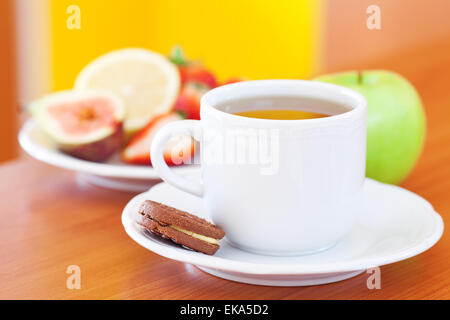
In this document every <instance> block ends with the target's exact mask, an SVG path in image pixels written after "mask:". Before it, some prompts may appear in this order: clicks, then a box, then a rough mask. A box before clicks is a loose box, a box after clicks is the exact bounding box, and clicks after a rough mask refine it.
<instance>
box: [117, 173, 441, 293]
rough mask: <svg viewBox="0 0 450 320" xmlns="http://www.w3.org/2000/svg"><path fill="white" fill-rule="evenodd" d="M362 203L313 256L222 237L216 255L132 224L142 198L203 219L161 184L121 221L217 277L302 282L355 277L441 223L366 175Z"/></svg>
mask: <svg viewBox="0 0 450 320" xmlns="http://www.w3.org/2000/svg"><path fill="white" fill-rule="evenodd" d="M364 198H365V201H364V202H365V204H364V207H363V208H361V213H360V216H359V218H358V221H357V223H356V225H355V227H354V228H353V229H352V231H351V232H350V233H349V234H348V235H347V236H346V237H345V238H343V239H342V240H341V241H340V242H339V243H338V244H337V245H336V246H334V247H333V248H331V249H329V250H326V251H323V252H320V253H317V254H312V255H304V256H295V257H273V256H264V255H257V254H253V253H248V252H245V251H242V250H239V249H237V248H234V247H232V246H230V245H229V244H228V243H227V242H226V240H222V242H221V247H220V249H219V250H218V251H217V253H216V254H215V255H214V256H208V255H205V254H202V253H198V252H194V251H190V250H186V249H183V248H182V247H180V246H178V245H176V244H174V243H172V242H170V241H167V240H164V239H161V238H159V237H157V236H155V235H153V234H152V233H150V232H147V231H144V229H143V228H142V227H140V226H139V225H137V224H136V223H135V222H134V219H135V215H136V214H137V211H138V207H139V205H140V204H141V203H142V202H143V201H144V200H146V199H150V200H154V201H158V202H162V203H164V204H167V205H170V206H173V207H175V208H178V209H180V210H184V211H188V212H191V213H195V214H197V215H198V216H202V217H205V215H204V211H203V207H202V201H201V199H199V198H196V197H194V196H192V195H190V194H187V193H185V192H183V191H180V190H178V189H175V188H174V187H172V186H170V185H168V184H166V183H161V184H158V185H156V186H155V187H153V188H152V189H151V190H150V191H148V192H145V193H142V194H140V195H138V196H136V197H134V198H133V199H132V200H131V201H130V202H129V203H128V204H127V206H126V207H125V209H124V211H123V214H122V223H123V225H124V227H125V231H126V232H127V233H128V235H129V236H130V237H131V238H132V239H133V240H134V241H136V242H137V243H139V244H140V245H141V246H143V247H145V248H147V249H148V250H150V251H153V252H155V253H157V254H159V255H161V256H164V257H166V258H169V259H173V260H177V261H181V262H185V263H191V264H194V265H196V266H198V267H199V268H200V269H202V270H204V271H205V272H208V273H210V274H213V275H215V276H218V277H221V278H225V279H229V280H233V281H238V282H244V283H251V284H258V285H271V286H304V285H317V284H324V283H330V282H335V281H340V280H344V279H347V278H350V277H353V276H355V275H357V274H359V273H361V272H363V271H365V270H366V269H368V268H372V267H376V266H381V265H385V264H389V263H393V262H397V261H401V260H404V259H407V258H410V257H412V256H415V255H418V254H419V253H421V252H424V251H426V250H427V249H429V248H430V247H431V246H433V245H434V244H435V243H436V242H437V241H438V240H439V238H440V237H441V235H442V232H443V230H444V224H443V221H442V219H441V217H440V216H439V214H437V213H436V212H435V211H434V210H433V207H432V206H431V205H430V204H429V203H428V202H427V201H426V200H424V199H423V198H421V197H419V196H418V195H416V194H414V193H412V192H410V191H407V190H405V189H402V188H400V187H396V186H392V185H387V184H382V183H379V182H376V181H374V180H371V179H366V182H365V186H364Z"/></svg>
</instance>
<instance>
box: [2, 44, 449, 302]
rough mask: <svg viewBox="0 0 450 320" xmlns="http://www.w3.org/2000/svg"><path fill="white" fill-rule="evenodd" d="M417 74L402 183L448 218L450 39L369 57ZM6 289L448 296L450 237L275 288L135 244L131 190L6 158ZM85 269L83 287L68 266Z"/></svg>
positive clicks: (23, 292)
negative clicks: (412, 135)
mask: <svg viewBox="0 0 450 320" xmlns="http://www.w3.org/2000/svg"><path fill="white" fill-rule="evenodd" d="M364 67H365V68H375V67H376V68H387V69H392V70H395V71H398V72H400V73H402V74H404V75H405V76H406V77H407V78H409V79H411V81H412V82H413V83H414V85H415V86H416V87H417V88H418V90H419V92H420V94H421V95H422V98H423V101H424V104H425V106H426V111H427V116H428V136H427V142H426V146H425V150H424V153H423V156H422V158H421V159H420V161H419V163H418V165H417V167H416V169H415V170H414V172H413V173H412V174H411V175H410V176H409V177H408V179H407V180H406V181H405V182H404V183H403V184H402V186H403V187H405V188H407V189H409V190H412V191H414V192H416V193H418V194H420V195H421V196H423V197H425V198H426V199H428V200H429V201H430V202H431V203H432V204H433V205H434V207H435V209H436V210H437V211H438V212H439V213H440V214H441V215H442V217H443V218H444V221H445V222H446V224H447V225H449V223H450V43H448V44H442V43H437V44H436V45H434V46H427V47H426V48H422V49H417V50H413V51H409V52H405V53H403V54H398V55H396V56H394V57H391V58H389V59H384V60H383V61H378V62H374V63H367V64H365V65H364ZM0 194H1V204H0V208H1V209H0V298H1V299H4V298H32V299H38V298H39V299H49V298H56V299H82V298H85V299H300V298H312V299H349V298H351V299H381V298H384V299H402V298H406V299H413V298H415V299H416V298H418V299H436V298H443V299H449V298H450V237H449V235H448V232H444V235H443V237H442V239H441V240H440V241H439V242H438V243H437V245H436V246H434V247H433V248H432V249H430V250H429V251H427V252H425V253H423V254H421V255H419V256H417V257H414V258H411V259H408V260H406V261H402V262H398V263H394V264H391V265H387V266H383V267H381V290H369V289H368V288H367V286H366V281H367V278H368V276H369V275H368V274H361V275H359V276H357V277H355V278H353V279H350V280H346V281H342V282H338V283H334V284H328V285H322V286H316V287H299V288H277V287H261V286H253V285H245V284H240V283H235V282H231V281H226V280H222V279H219V278H215V277H213V276H210V275H208V274H205V273H203V272H202V271H200V270H198V269H196V268H195V267H193V266H191V265H185V264H183V263H179V262H175V261H171V260H168V259H165V258H162V257H159V256H157V255H155V254H153V253H151V252H149V251H147V250H146V249H144V248H142V247H140V246H139V245H137V244H136V243H134V242H133V241H132V240H131V239H130V238H128V236H127V235H126V234H125V232H124V230H123V228H122V224H121V221H120V215H121V212H122V208H123V207H124V205H125V204H126V203H127V201H128V200H129V199H130V198H131V197H132V194H126V193H120V192H114V191H110V190H104V189H101V188H97V187H93V186H89V185H85V184H80V183H79V182H78V181H77V179H76V176H75V175H74V174H73V173H71V172H68V171H63V170H60V169H56V168H52V167H49V166H47V165H44V164H41V163H38V162H37V161H34V160H31V159H25V160H20V161H15V162H12V163H9V164H5V165H3V166H1V167H0ZM69 265H78V266H80V268H81V281H82V282H81V286H82V287H81V289H80V290H68V289H67V288H66V279H67V277H68V274H66V268H67V267H68V266H69Z"/></svg>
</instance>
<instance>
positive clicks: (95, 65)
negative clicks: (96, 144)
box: [75, 49, 180, 134]
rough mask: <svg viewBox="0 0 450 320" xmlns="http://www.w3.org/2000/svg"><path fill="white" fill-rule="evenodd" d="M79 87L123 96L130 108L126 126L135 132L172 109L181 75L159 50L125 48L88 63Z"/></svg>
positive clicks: (80, 77) (129, 130) (78, 81)
mask: <svg viewBox="0 0 450 320" xmlns="http://www.w3.org/2000/svg"><path fill="white" fill-rule="evenodd" d="M75 89H102V90H108V91H111V92H113V93H115V94H117V95H118V96H120V97H121V98H122V99H123V101H124V104H125V107H126V116H125V121H124V129H125V132H126V133H127V134H132V133H134V132H136V131H138V130H139V129H141V128H142V127H144V126H145V124H146V123H148V122H149V121H150V120H151V118H153V117H154V116H156V115H158V114H162V113H165V112H168V111H169V110H171V109H172V107H173V105H174V103H175V100H176V99H177V96H178V92H179V89H180V76H179V73H178V69H177V67H176V66H175V65H174V64H173V63H171V62H170V61H169V60H168V59H167V58H166V57H164V56H163V55H160V54H159V53H156V52H152V51H149V50H145V49H122V50H117V51H112V52H110V53H107V54H105V55H103V56H101V57H99V58H97V59H96V60H94V61H92V62H91V63H90V64H88V65H87V66H86V67H85V68H84V69H83V70H82V71H81V72H80V74H79V75H78V77H77V79H76V81H75Z"/></svg>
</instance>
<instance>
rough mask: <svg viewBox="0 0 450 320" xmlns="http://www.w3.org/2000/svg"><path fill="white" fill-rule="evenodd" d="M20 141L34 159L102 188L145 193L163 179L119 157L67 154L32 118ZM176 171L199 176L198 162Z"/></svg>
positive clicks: (149, 169) (21, 134) (154, 172)
mask: <svg viewBox="0 0 450 320" xmlns="http://www.w3.org/2000/svg"><path fill="white" fill-rule="evenodd" d="M19 144H20V146H21V147H22V149H23V150H25V151H26V152H27V153H28V154H29V155H30V156H32V157H33V158H35V159H37V160H40V161H42V162H45V163H48V164H50V165H53V166H56V167H59V168H63V169H68V170H72V171H75V172H77V173H78V174H79V175H78V179H79V180H81V181H83V182H87V183H91V184H95V185H98V186H101V187H105V188H110V189H116V190H123V191H131V192H142V191H145V190H148V189H149V188H150V187H151V186H153V185H155V184H156V183H158V182H160V181H161V180H160V178H159V176H158V174H157V173H156V171H155V170H154V169H153V168H152V167H150V166H149V167H146V166H137V165H128V164H125V163H123V162H121V161H120V159H119V157H118V156H114V157H113V158H112V159H111V160H109V161H108V162H106V163H96V162H91V161H86V160H81V159H77V158H75V157H72V156H70V155H67V154H64V153H62V152H60V151H58V150H57V149H56V147H55V145H54V144H52V142H51V141H50V140H49V139H48V138H47V137H46V136H45V134H43V133H42V131H41V130H39V128H38V126H37V124H36V122H35V121H34V120H33V119H30V120H28V121H27V122H26V123H25V125H24V126H23V127H22V129H21V130H20V132H19ZM173 170H174V171H175V172H176V173H177V174H181V175H184V176H191V175H192V176H199V175H200V168H199V166H197V165H185V166H180V167H175V168H173Z"/></svg>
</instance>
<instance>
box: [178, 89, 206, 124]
mask: <svg viewBox="0 0 450 320" xmlns="http://www.w3.org/2000/svg"><path fill="white" fill-rule="evenodd" d="M208 90H209V88H208V87H207V86H205V85H204V84H203V83H197V82H188V83H187V84H186V85H185V86H184V87H183V88H181V92H180V95H179V96H178V100H177V102H176V103H175V108H174V109H175V110H176V111H179V112H182V113H183V114H184V115H185V116H186V118H188V119H196V120H200V98H201V97H202V95H203V94H205V93H206V92H207V91H208Z"/></svg>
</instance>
